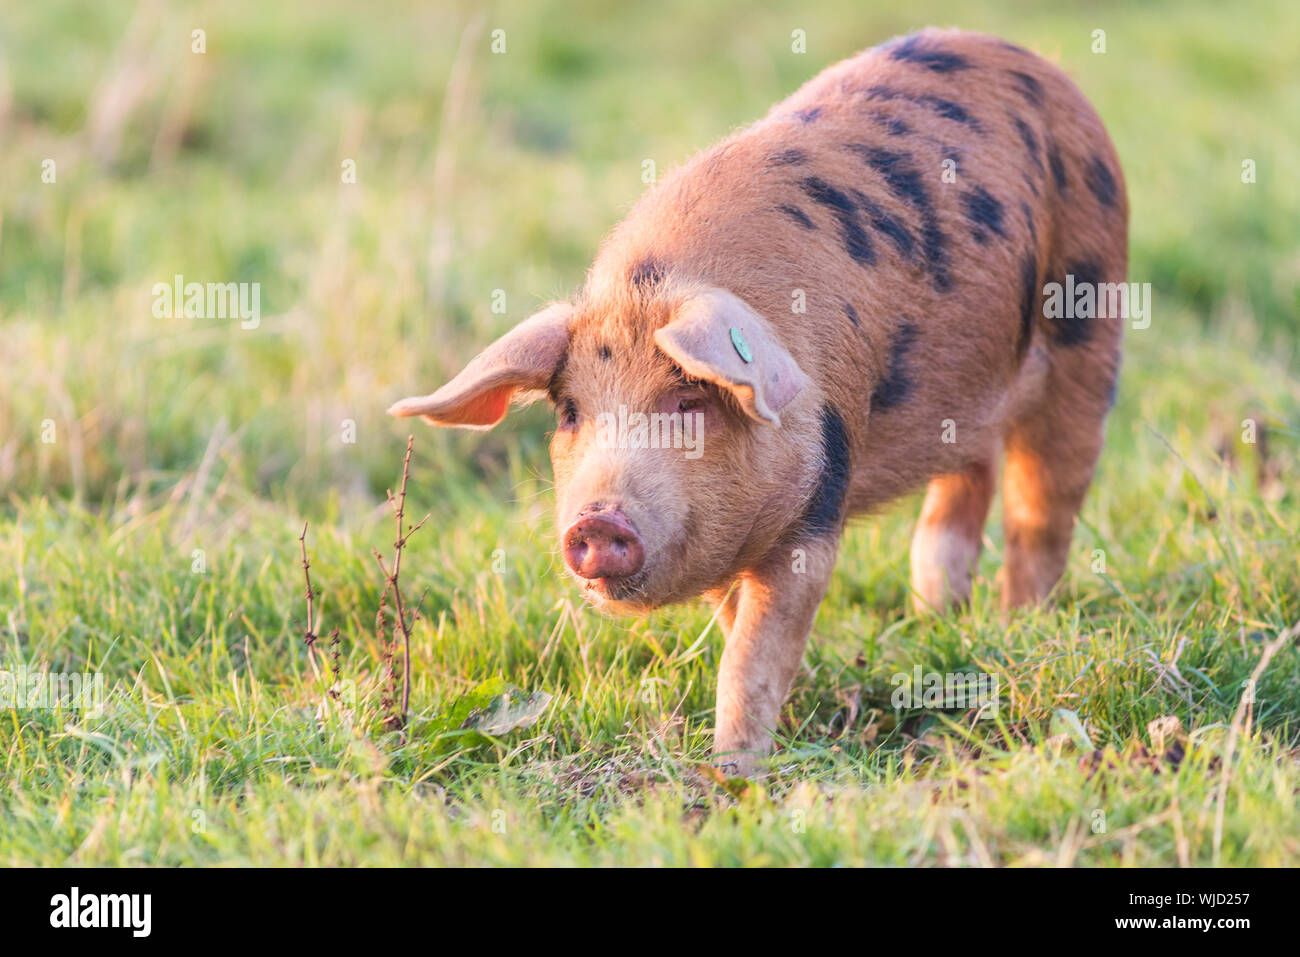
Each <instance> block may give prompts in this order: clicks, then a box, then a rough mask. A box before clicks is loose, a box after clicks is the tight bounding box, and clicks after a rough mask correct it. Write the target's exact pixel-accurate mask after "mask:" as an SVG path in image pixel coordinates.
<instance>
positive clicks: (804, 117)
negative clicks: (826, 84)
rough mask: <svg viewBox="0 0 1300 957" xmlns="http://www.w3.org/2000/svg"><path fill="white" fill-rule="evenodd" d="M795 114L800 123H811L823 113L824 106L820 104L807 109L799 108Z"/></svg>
mask: <svg viewBox="0 0 1300 957" xmlns="http://www.w3.org/2000/svg"><path fill="white" fill-rule="evenodd" d="M794 115H795V119H797V120H798V121H799V122H800V123H811V122H813V121H814V120H816V119H817V117H819V116H821V115H822V108H821V107H820V106H810V107H808V108H807V109H804V110H798V111H797V112H796V113H795V114H794Z"/></svg>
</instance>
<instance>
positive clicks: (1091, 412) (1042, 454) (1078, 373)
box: [1002, 323, 1119, 608]
mask: <svg viewBox="0 0 1300 957" xmlns="http://www.w3.org/2000/svg"><path fill="white" fill-rule="evenodd" d="M1107 325H1109V326H1112V327H1113V328H1110V329H1107V330H1105V331H1106V332H1107V333H1109V334H1108V335H1106V336H1104V337H1099V338H1100V339H1102V340H1103V341H1097V342H1091V343H1088V344H1086V345H1079V346H1069V347H1062V346H1059V345H1057V346H1052V347H1049V353H1050V357H1049V362H1050V366H1049V370H1048V373H1047V377H1046V381H1045V383H1044V389H1043V392H1042V394H1041V397H1040V399H1039V401H1038V402H1037V403H1036V404H1035V405H1034V406H1033V407H1032V408H1031V409H1029V410H1027V411H1026V412H1024V413H1022V414H1021V415H1020V416H1019V417H1018V418H1017V419H1016V420H1015V421H1013V422H1011V423H1010V425H1009V427H1008V429H1007V431H1006V436H1005V444H1006V467H1005V471H1004V472H1003V477H1002V499H1003V532H1004V539H1005V545H1004V549H1005V554H1004V563H1005V564H1004V568H1003V580H1002V586H1003V594H1002V603H1003V605H1004V606H1006V607H1008V608H1013V607H1017V606H1020V605H1027V604H1032V603H1034V602H1037V601H1040V600H1042V599H1043V598H1045V597H1046V596H1047V594H1048V593H1049V592H1050V591H1051V590H1052V587H1053V586H1054V585H1055V584H1056V582H1057V580H1058V579H1059V578H1060V577H1061V574H1062V573H1063V572H1064V571H1065V565H1066V561H1067V560H1068V558H1069V550H1070V539H1071V536H1072V534H1073V531H1074V523H1075V519H1076V517H1077V516H1078V514H1079V509H1080V508H1081V507H1082V506H1083V500H1084V496H1085V495H1087V492H1088V486H1089V485H1090V484H1091V483H1092V475H1093V470H1094V468H1095V466H1096V464H1097V457H1098V455H1099V454H1100V453H1101V446H1102V439H1103V432H1104V426H1105V419H1106V413H1107V412H1108V411H1109V409H1110V403H1111V399H1112V397H1113V389H1114V381H1115V375H1116V373H1117V371H1118V370H1117V365H1118V338H1119V334H1118V324H1117V323H1108V324H1107Z"/></svg>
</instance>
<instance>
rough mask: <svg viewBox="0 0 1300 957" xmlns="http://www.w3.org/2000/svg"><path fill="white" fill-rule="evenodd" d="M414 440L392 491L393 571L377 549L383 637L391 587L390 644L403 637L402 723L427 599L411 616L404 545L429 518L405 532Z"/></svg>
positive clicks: (398, 718) (399, 717)
mask: <svg viewBox="0 0 1300 957" xmlns="http://www.w3.org/2000/svg"><path fill="white" fill-rule="evenodd" d="M414 444H415V436H413V435H411V436H407V439H406V457H405V458H404V459H403V460H402V484H401V485H400V486H399V487H398V490H397V496H396V497H395V498H394V496H393V493H392V490H391V489H390V490H389V492H388V503H389V505H391V506H392V508H393V516H394V518H395V520H396V522H397V541H396V542H394V543H393V570H392V572H391V573H390V572H389V571H388V569H387V568H386V567H385V566H384V559H383V557H382V556H381V555H380V554H379V553H378V552H375V560H376V561H377V562H379V568H380V570H381V571H383V573H384V578H385V586H384V592H383V594H382V595H381V596H380V599H379V620H378V622H377V625H378V628H379V634H380V639H381V641H384V642H385V643H386V644H387V639H386V638H385V637H384V631H385V624H386V622H385V620H384V599H385V598H386V597H387V596H388V592H389V591H390V590H391V591H392V593H393V607H394V610H395V612H396V615H395V620H394V622H393V637H392V644H389V645H388V647H389V648H391V647H392V645H395V644H396V643H397V640H398V637H399V636H400V638H401V641H402V703H401V709H400V711H398V713H397V714H396V715H395V716H394V715H390V718H393V719H395V720H393V721H392V722H391V723H393V724H395V725H396V726H399V727H400V726H401V725H402V724H404V723H405V721H406V714H407V712H408V711H409V710H410V705H411V628H412V627H413V626H414V624H415V620H416V619H417V618H418V617H419V615H420V606H421V605H422V604H423V603H424V596H423V595H421V596H420V601H419V603H418V604H417V605H416V607H415V612H414V615H412V616H411V617H410V618H409V619H408V617H407V613H406V607H405V604H404V602H403V601H402V586H401V574H402V549H404V548H405V547H406V542H407V540H408V539H409V538H410V537H411V536H412V535H414V534H415V533H416V532H418V531H419V530H420V528H421V527H422V526H423V525H424V523H425V522H427V521H428V520H429V516H428V515H426V516H424V518H422V519H420V521H419V522H418V523H416V524H415V525H413V526H411V527H410V528H408V529H406V531H405V532H403V530H402V522H403V520H404V518H405V515H406V482H407V480H408V479H409V478H410V474H411V449H412V447H413V446H414ZM388 660H389V664H388V678H389V681H390V687H391V683H392V681H393V679H394V677H395V676H394V674H393V670H392V654H391V652H390V653H389V655H388Z"/></svg>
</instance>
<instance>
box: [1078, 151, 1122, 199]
mask: <svg viewBox="0 0 1300 957" xmlns="http://www.w3.org/2000/svg"><path fill="white" fill-rule="evenodd" d="M1083 181H1084V182H1085V183H1087V184H1088V189H1090V190H1091V191H1092V195H1093V196H1096V197H1097V201H1098V202H1099V203H1101V205H1103V206H1106V207H1110V206H1114V205H1115V197H1116V195H1117V192H1118V191H1117V189H1116V187H1115V177H1113V176H1112V175H1111V174H1110V169H1109V168H1108V167H1107V166H1106V164H1105V163H1103V162H1102V160H1101V157H1099V156H1094V157H1093V158H1092V162H1090V163H1089V164H1088V168H1087V169H1086V170H1085V171H1084V175H1083Z"/></svg>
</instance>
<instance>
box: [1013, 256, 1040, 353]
mask: <svg viewBox="0 0 1300 957" xmlns="http://www.w3.org/2000/svg"><path fill="white" fill-rule="evenodd" d="M1037 300H1038V260H1037V259H1036V258H1034V255H1033V253H1030V254H1029V255H1027V256H1026V257H1025V258H1024V259H1023V260H1021V262H1020V338H1019V339H1017V340H1016V355H1017V356H1018V357H1020V358H1024V355H1025V350H1026V349H1028V348H1029V337H1030V336H1031V335H1033V332H1034V303H1035V302H1037Z"/></svg>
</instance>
